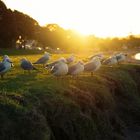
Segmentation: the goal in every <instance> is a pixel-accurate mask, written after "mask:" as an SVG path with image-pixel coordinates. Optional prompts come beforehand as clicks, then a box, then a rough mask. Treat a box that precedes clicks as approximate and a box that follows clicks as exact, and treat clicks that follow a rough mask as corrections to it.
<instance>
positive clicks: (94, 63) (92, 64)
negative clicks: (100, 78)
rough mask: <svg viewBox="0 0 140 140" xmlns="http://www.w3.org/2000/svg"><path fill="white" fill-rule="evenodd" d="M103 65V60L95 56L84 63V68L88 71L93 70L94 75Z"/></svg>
mask: <svg viewBox="0 0 140 140" xmlns="http://www.w3.org/2000/svg"><path fill="white" fill-rule="evenodd" d="M100 67H101V60H100V58H99V57H94V58H93V59H91V60H90V61H89V62H87V63H86V64H85V65H84V70H85V71H87V72H91V75H93V72H94V71H97V70H98V69H99V68H100Z"/></svg>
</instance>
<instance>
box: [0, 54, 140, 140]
mask: <svg viewBox="0 0 140 140" xmlns="http://www.w3.org/2000/svg"><path fill="white" fill-rule="evenodd" d="M39 56H40V55H36V57H33V56H32V55H29V56H26V57H27V58H28V59H30V60H31V61H35V60H36V59H37V58H38V57H39ZM22 57H24V55H23V56H16V57H15V56H11V58H12V59H13V61H14V63H15V67H14V68H13V69H12V70H11V71H10V72H9V73H8V74H7V75H6V76H5V79H4V80H0V124H1V127H0V139H1V140H59V139H63V140H125V139H127V137H128V136H127V135H128V134H127V132H126V130H127V128H132V127H131V126H137V127H139V126H140V121H139V118H140V94H139V92H140V87H139V85H140V66H138V65H128V64H121V65H117V66H114V67H108V66H103V67H102V68H101V69H100V70H99V71H97V72H96V73H95V74H94V75H93V76H92V77H91V76H90V74H88V73H84V74H82V75H81V76H79V77H78V78H73V79H72V78H71V77H69V76H66V77H64V79H56V78H55V77H53V76H52V75H49V74H48V73H47V71H46V70H42V67H41V66H37V67H38V69H40V72H32V73H31V74H28V73H24V72H23V71H22V70H21V69H20V67H19V59H20V58H22ZM58 57H59V56H54V59H55V58H58Z"/></svg>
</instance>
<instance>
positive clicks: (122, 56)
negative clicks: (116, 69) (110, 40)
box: [116, 53, 127, 63]
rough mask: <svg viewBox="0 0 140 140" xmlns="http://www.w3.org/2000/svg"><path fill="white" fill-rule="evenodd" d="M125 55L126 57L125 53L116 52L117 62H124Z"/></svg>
mask: <svg viewBox="0 0 140 140" xmlns="http://www.w3.org/2000/svg"><path fill="white" fill-rule="evenodd" d="M126 57H127V54H126V53H119V54H116V59H117V62H118V63H120V62H124V61H125V60H126Z"/></svg>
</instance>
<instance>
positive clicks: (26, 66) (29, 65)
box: [20, 58, 37, 72]
mask: <svg viewBox="0 0 140 140" xmlns="http://www.w3.org/2000/svg"><path fill="white" fill-rule="evenodd" d="M20 66H21V68H22V69H23V70H28V71H29V72H30V70H37V69H36V68H35V67H34V66H33V64H32V63H31V62H30V61H29V60H27V59H26V58H22V59H21V63H20Z"/></svg>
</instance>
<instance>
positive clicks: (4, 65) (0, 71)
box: [0, 59, 12, 79]
mask: <svg viewBox="0 0 140 140" xmlns="http://www.w3.org/2000/svg"><path fill="white" fill-rule="evenodd" d="M11 63H12V62H11V61H10V60H9V59H4V61H3V62H1V63H0V75H1V78H2V79H3V77H4V74H5V73H6V72H8V71H9V70H10V69H11Z"/></svg>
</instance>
